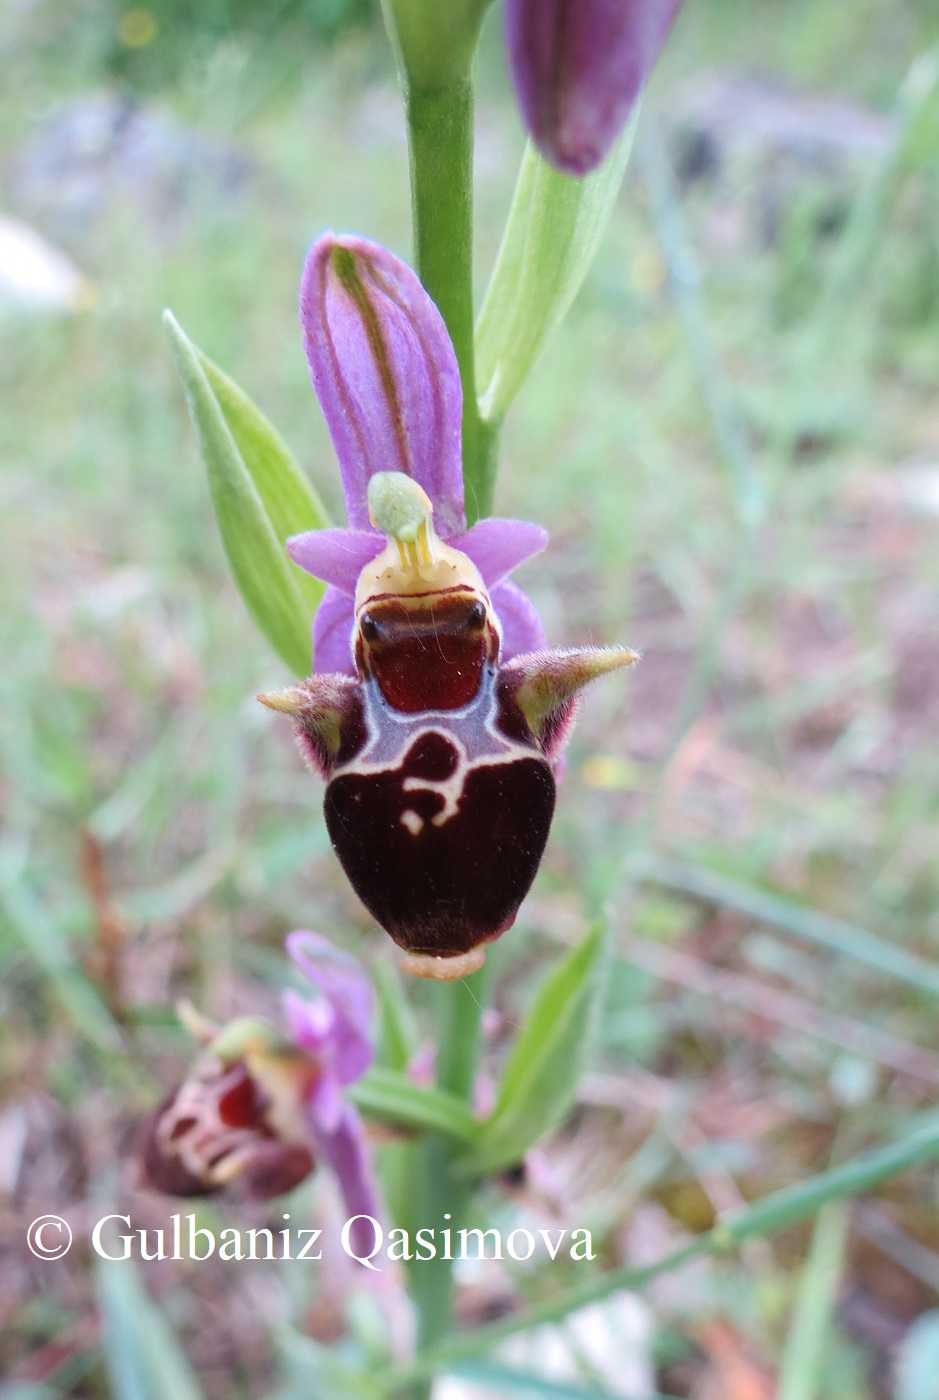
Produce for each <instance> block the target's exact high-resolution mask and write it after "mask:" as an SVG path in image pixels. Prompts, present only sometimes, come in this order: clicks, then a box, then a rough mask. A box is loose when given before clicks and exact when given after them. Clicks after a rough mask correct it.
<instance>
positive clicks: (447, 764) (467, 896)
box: [262, 581, 635, 977]
mask: <svg viewBox="0 0 939 1400" xmlns="http://www.w3.org/2000/svg"><path fill="white" fill-rule="evenodd" d="M355 658H356V668H357V670H358V673H359V679H358V680H353V679H351V678H349V677H344V676H337V675H327V676H317V675H314V676H311V677H310V679H309V680H308V681H305V682H304V683H303V684H302V685H300V686H297V687H294V688H293V689H292V690H290V691H285V692H283V694H281V695H277V696H265V697H262V698H263V699H264V700H265V703H267V704H269V705H271V706H272V708H275V709H279V710H283V711H286V712H287V713H290V714H292V715H293V716H294V717H295V719H296V724H297V733H298V736H299V738H300V742H301V747H302V748H303V750H304V753H305V755H306V757H307V759H308V761H309V762H310V763H311V765H312V766H313V767H315V768H316V769H317V770H318V771H319V772H320V773H322V774H323V776H324V777H325V778H326V780H327V787H326V796H325V814H326V824H327V828H328V830H329V836H330V840H331V841H332V845H333V849H334V851H335V852H336V855H337V856H338V857H339V860H340V862H341V863H342V867H343V869H344V870H345V872H346V874H347V876H348V877H349V880H350V882H351V884H352V886H353V888H354V889H355V891H356V893H357V894H358V896H359V898H360V899H361V900H362V902H363V904H364V905H365V907H366V908H367V909H368V910H369V912H370V913H371V914H372V915H373V916H374V917H375V919H376V920H377V921H378V923H380V924H381V925H382V927H383V928H384V929H386V930H387V931H388V933H390V934H391V936H392V938H393V939H394V940H395V942H396V943H397V944H398V945H399V946H400V947H401V948H403V949H405V950H406V952H407V953H408V954H409V959H408V960H406V961H405V963H404V964H403V965H404V966H405V967H407V969H408V970H409V971H416V972H418V975H430V976H444V977H446V976H453V975H462V974H463V972H465V971H471V970H472V969H473V967H474V966H479V964H480V962H481V957H478V958H475V959H470V961H467V959H468V957H469V955H471V954H472V952H473V950H474V949H479V948H481V946H482V945H484V944H486V943H488V942H490V941H491V940H492V939H494V938H498V937H499V935H500V934H502V933H504V932H505V931H506V929H508V928H510V927H511V925H512V924H513V922H514V920H515V916H516V914H517V913H518V908H519V905H520V904H521V902H522V900H523V899H524V898H525V895H526V894H527V893H528V891H529V889H530V887H531V884H532V881H533V880H534V878H535V875H536V873H537V870H538V866H539V863H540V861H541V857H542V855H543V853H544V848H545V844H546V842H547V839H548V832H549V830H550V826H551V818H552V816H553V813H554V801H555V779H554V772H553V767H554V764H555V763H556V761H557V758H558V756H559V754H560V751H561V748H562V747H563V743H564V741H565V739H566V736H567V732H568V730H569V729H570V725H571V723H572V721H573V716H574V708H575V703H576V693H577V691H578V690H579V689H580V687H582V686H583V685H585V684H586V683H587V681H589V680H590V679H592V678H593V677H594V676H596V675H599V674H601V673H602V672H604V671H609V670H613V669H615V668H616V667H618V666H622V665H627V664H629V662H630V661H632V660H634V659H635V657H634V654H633V653H632V652H626V651H622V650H609V651H599V650H595V649H586V650H580V651H571V652H542V653H538V654H536V655H530V656H527V657H518V658H516V659H515V660H513V661H511V662H509V663H508V665H505V666H500V665H499V659H498V658H499V634H498V630H497V625H496V624H494V621H493V618H492V615H491V610H490V605H489V603H488V599H486V598H485V597H484V595H481V594H480V592H479V590H478V588H475V587H473V586H471V585H468V584H466V583H464V582H462V581H461V582H459V583H457V584H456V586H454V587H451V588H449V589H446V590H439V591H435V592H434V593H432V594H426V593H425V594H420V593H411V594H407V595H404V596H394V595H390V594H384V595H382V594H378V595H376V594H375V593H372V594H371V596H369V597H368V598H367V599H366V601H365V603H364V604H363V605H362V606H360V608H359V612H358V617H357V628H356V639H355ZM442 960H450V967H449V969H448V968H447V967H446V965H445V963H444V961H442Z"/></svg>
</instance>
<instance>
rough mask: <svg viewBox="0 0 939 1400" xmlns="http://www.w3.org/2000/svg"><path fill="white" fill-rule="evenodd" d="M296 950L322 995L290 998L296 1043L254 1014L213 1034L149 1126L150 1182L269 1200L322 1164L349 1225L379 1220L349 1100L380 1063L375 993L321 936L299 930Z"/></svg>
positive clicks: (144, 1157) (144, 1153)
mask: <svg viewBox="0 0 939 1400" xmlns="http://www.w3.org/2000/svg"><path fill="white" fill-rule="evenodd" d="M286 946H287V952H288V953H289V955H290V957H291V958H292V959H293V961H294V963H295V964H296V965H297V966H298V967H299V968H300V970H301V971H302V972H303V973H305V975H306V976H307V977H308V978H309V979H310V981H311V982H312V983H313V984H314V985H315V986H316V987H317V988H318V989H319V992H320V996H319V997H317V998H316V999H314V1000H309V999H307V998H305V997H303V996H300V995H299V994H298V993H297V992H294V991H286V992H284V994H283V1010H284V1016H285V1020H286V1023H287V1028H288V1034H287V1036H286V1037H285V1036H284V1035H283V1034H282V1033H280V1032H279V1031H277V1030H276V1029H275V1028H274V1027H273V1026H271V1025H269V1024H268V1023H267V1022H266V1021H263V1020H260V1019H257V1018H253V1017H252V1018H243V1019H241V1020H238V1021H233V1022H232V1023H231V1024H230V1025H228V1026H226V1027H224V1028H223V1029H221V1030H219V1031H218V1032H217V1033H215V1034H212V1032H211V1031H210V1032H209V1033H208V1035H209V1037H210V1038H209V1039H208V1043H207V1044H206V1047H205V1049H204V1051H203V1053H202V1055H201V1056H200V1057H199V1059H198V1060H197V1062H196V1064H195V1065H194V1067H193V1069H192V1070H191V1072H190V1073H189V1074H188V1075H187V1077H186V1078H185V1079H184V1080H183V1082H182V1084H180V1085H179V1086H178V1087H177V1088H176V1089H174V1090H173V1092H172V1093H171V1094H170V1095H169V1096H168V1097H167V1099H166V1100H165V1101H164V1103H163V1104H161V1106H160V1107H159V1108H158V1109H157V1110H156V1112H155V1113H153V1114H152V1115H151V1116H150V1118H149V1120H148V1121H147V1123H146V1125H145V1127H144V1132H143V1137H142V1146H141V1154H140V1158H141V1169H142V1175H143V1179H144V1181H145V1183H146V1184H147V1185H148V1186H150V1187H152V1188H153V1189H154V1190H156V1191H162V1192H164V1193H165V1194H167V1195H172V1196H205V1195H210V1194H212V1193H213V1192H216V1191H220V1190H222V1189H223V1188H224V1187H226V1186H229V1185H235V1184H237V1185H238V1186H239V1187H240V1188H241V1191H242V1192H243V1194H244V1195H246V1196H248V1197H249V1198H251V1199H255V1200H266V1199H268V1198H269V1197H271V1196H278V1195H282V1194H283V1193H284V1192H286V1191H291V1190H293V1188H294V1187H295V1186H298V1185H299V1184H300V1182H301V1181H303V1180H304V1179H305V1178H306V1177H307V1176H309V1174H310V1172H312V1171H313V1169H314V1167H315V1165H316V1163H317V1160H318V1158H320V1157H322V1158H325V1160H326V1161H327V1162H328V1164H329V1166H330V1167H331V1168H332V1170H333V1172H334V1173H335V1175H336V1179H337V1181H338V1183H339V1188H340V1190H341V1192H342V1196H343V1199H344V1201H345V1204H346V1208H347V1210H348V1212H349V1216H350V1217H351V1216H353V1215H371V1216H377V1215H378V1213H379V1212H378V1207H377V1197H376V1192H375V1187H374V1185H373V1182H372V1177H371V1171H370V1167H369V1162H368V1155H367V1150H366V1147H365V1141H364V1130H363V1127H362V1123H361V1120H360V1118H359V1115H358V1113H357V1112H356V1109H355V1108H354V1106H353V1105H352V1104H350V1103H349V1102H348V1101H347V1100H346V1099H344V1098H343V1095H342V1090H343V1089H344V1088H346V1087H347V1086H348V1085H349V1084H353V1083H354V1082H355V1081H356V1080H357V1079H360V1078H361V1076H362V1075H363V1074H364V1073H365V1071H366V1070H367V1069H368V1067H369V1065H370V1064H371V1062H372V1057H373V1053H374V1052H373V1048H372V1043H371V1040H370V1038H369V1024H370V1021H371V1016H372V989H371V986H370V984H369V982H368V981H367V979H366V978H365V976H364V975H363V973H362V972H361V970H360V969H359V967H358V964H357V963H356V962H355V960H354V959H353V958H351V957H349V956H348V955H346V954H343V953H341V952H339V951H338V950H337V949H336V948H334V947H333V946H332V944H331V943H329V941H328V940H327V939H325V938H323V937H321V936H320V935H319V934H315V933H308V932H306V931H305V930H298V931H296V932H294V933H291V934H289V935H288V938H287V945H286ZM213 1030H214V1028H213ZM202 1038H203V1039H206V1033H205V1032H204V1031H203V1032H202Z"/></svg>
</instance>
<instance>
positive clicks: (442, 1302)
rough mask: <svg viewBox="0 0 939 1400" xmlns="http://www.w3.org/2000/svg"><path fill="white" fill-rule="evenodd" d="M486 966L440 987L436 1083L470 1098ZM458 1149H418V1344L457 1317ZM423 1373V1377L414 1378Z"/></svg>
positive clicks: (414, 1281) (447, 1144)
mask: <svg viewBox="0 0 939 1400" xmlns="http://www.w3.org/2000/svg"><path fill="white" fill-rule="evenodd" d="M486 971H487V969H486V968H485V967H484V968H482V969H481V970H480V971H479V972H477V973H474V974H473V976H472V977H467V978H465V979H464V980H463V981H460V982H453V983H450V984H448V985H445V986H441V987H440V988H439V993H440V1007H439V1013H440V1023H439V1027H438V1036H437V1085H438V1087H439V1088H440V1089H446V1090H447V1091H448V1092H449V1093H451V1094H455V1095H458V1096H459V1097H460V1098H462V1099H465V1100H467V1101H471V1099H472V1094H473V1086H474V1081H475V1077H476V1063H477V1059H478V1049H479V1033H480V1018H481V1016H482V1010H483V1006H484V1003H485V988H486ZM458 1151H459V1148H458V1146H457V1145H456V1144H455V1143H454V1142H453V1140H452V1139H451V1138H447V1137H443V1136H442V1135H440V1134H437V1133H434V1134H431V1135H430V1136H429V1137H428V1138H427V1140H426V1142H425V1143H424V1145H423V1147H422V1149H421V1153H420V1178H421V1190H420V1197H419V1207H418V1212H417V1213H418V1215H419V1217H420V1218H419V1220H418V1221H417V1222H416V1227H417V1228H425V1227H426V1228H427V1229H433V1231H434V1239H435V1241H436V1242H437V1247H438V1253H437V1257H436V1258H434V1259H430V1260H421V1261H415V1263H414V1265H413V1267H412V1269H411V1289H412V1296H413V1298H414V1302H415V1304H416V1305H417V1310H418V1317H419V1323H418V1345H419V1347H420V1348H421V1350H423V1349H424V1348H425V1347H429V1346H432V1345H433V1344H434V1343H436V1342H438V1341H439V1340H440V1339H441V1338H444V1337H446V1336H447V1334H448V1333H449V1332H450V1330H451V1327H452V1320H453V1265H452V1262H451V1261H450V1260H449V1259H445V1258H443V1257H442V1255H443V1253H444V1252H445V1251H444V1249H443V1247H442V1245H441V1244H440V1241H441V1240H442V1239H443V1238H445V1237H444V1236H443V1233H442V1232H443V1231H444V1230H448V1229H449V1230H450V1231H451V1237H452V1240H453V1243H454V1250H453V1251H452V1252H453V1253H455V1252H456V1248H455V1247H456V1244H457V1233H456V1232H457V1230H459V1229H460V1228H461V1226H462V1225H463V1224H464V1223H465V1220H464V1213H465V1210H466V1207H467V1205H468V1202H469V1196H470V1190H471V1188H470V1187H469V1186H468V1184H467V1182H466V1181H465V1179H461V1178H459V1177H458V1176H457V1175H456V1173H455V1172H454V1170H453V1162H454V1158H455V1156H456V1154H457V1152H458ZM415 1379H419V1378H415ZM424 1393H425V1392H423V1391H422V1390H421V1389H420V1388H412V1391H411V1394H412V1396H414V1397H415V1400H423V1395H424Z"/></svg>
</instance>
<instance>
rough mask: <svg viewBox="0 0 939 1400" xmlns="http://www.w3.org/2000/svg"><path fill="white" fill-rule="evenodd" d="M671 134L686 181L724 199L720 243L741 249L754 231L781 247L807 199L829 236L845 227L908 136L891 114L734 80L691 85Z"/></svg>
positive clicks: (717, 78)
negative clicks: (871, 180) (874, 172)
mask: <svg viewBox="0 0 939 1400" xmlns="http://www.w3.org/2000/svg"><path fill="white" fill-rule="evenodd" d="M669 130H670V134H671V140H672V147H673V153H674V158H675V163H676V168H677V171H678V175H679V178H680V179H681V180H682V182H683V183H684V184H686V185H691V184H696V183H697V184H701V185H702V186H708V187H710V188H712V189H713V190H714V191H715V192H718V193H720V194H721V196H722V201H721V226H720V229H719V230H718V231H717V237H718V241H720V239H721V238H723V239H724V241H726V242H728V243H732V244H734V245H735V246H736V245H737V244H739V242H740V238H741V235H742V234H743V233H744V232H749V231H752V230H753V228H754V225H755V227H756V231H757V232H758V233H760V234H761V235H762V236H763V238H764V239H766V240H767V241H773V240H774V239H775V237H776V235H777V233H778V231H779V226H780V222H781V220H782V217H783V214H784V212H785V208H786V205H787V202H788V201H789V200H790V199H791V197H792V195H793V193H794V192H796V191H798V190H800V189H810V190H812V191H813V193H815V194H816V195H817V196H818V198H819V206H818V209H817V212H816V223H817V226H818V230H819V232H822V233H824V232H825V231H827V227H834V226H837V225H838V223H840V221H841V218H842V216H843V205H844V202H845V198H846V197H847V196H849V195H850V193H851V191H852V190H853V189H854V188H856V186H857V184H858V181H859V180H860V178H861V176H862V175H863V173H864V171H865V170H866V169H867V168H869V167H870V166H871V165H872V164H873V163H875V162H876V161H878V160H882V159H883V158H884V156H886V155H887V154H888V152H889V151H890V150H891V148H892V147H893V145H894V144H895V142H896V140H897V136H898V128H897V124H896V121H895V120H894V118H893V117H891V116H890V115H889V114H887V113H884V112H877V111H872V110H870V109H868V108H865V107H861V106H859V105H858V104H857V103H854V102H851V101H848V100H847V99H844V98H841V97H838V96H837V95H834V94H828V93H812V92H806V91H804V90H802V89H799V88H795V87H792V86H789V85H788V84H786V83H785V82H783V81H782V80H780V79H778V78H775V77H770V76H766V75H756V74H747V73H734V72H717V73H707V74H702V75H701V76H700V77H699V78H697V79H696V80H695V81H693V82H692V83H690V84H689V85H688V87H687V88H686V89H685V91H684V92H683V93H681V94H679V95H678V96H677V99H676V101H675V102H674V104H673V106H672V108H671V109H670V112H669ZM727 195H729V196H730V198H729V200H727V198H726V196H727Z"/></svg>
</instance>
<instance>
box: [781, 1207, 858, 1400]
mask: <svg viewBox="0 0 939 1400" xmlns="http://www.w3.org/2000/svg"><path fill="white" fill-rule="evenodd" d="M848 1221H849V1216H848V1206H847V1202H846V1201H843V1200H842V1201H831V1202H830V1203H829V1204H828V1205H827V1206H825V1207H824V1208H823V1209H822V1210H821V1211H819V1215H818V1219H817V1220H816V1222H815V1231H814V1233H813V1235H812V1247H811V1249H810V1251H809V1257H808V1262H807V1263H806V1266H805V1271H804V1273H803V1275H802V1286H801V1287H800V1289H799V1296H798V1298H797V1300H796V1306H795V1309H794V1311H793V1316H792V1323H791V1325H790V1328H789V1335H788V1337H787V1338H786V1346H785V1350H784V1351H783V1357H782V1366H781V1369H780V1376H779V1392H778V1396H777V1400H816V1396H817V1395H818V1393H819V1391H820V1389H821V1384H822V1368H823V1366H824V1364H825V1343H826V1341H827V1339H828V1333H829V1330H830V1328H831V1319H832V1313H833V1311H834V1306H835V1301H836V1299H837V1294H838V1284H839V1283H840V1281H841V1274H842V1270H843V1268H844V1254H845V1245H846V1243H847V1238H848Z"/></svg>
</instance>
